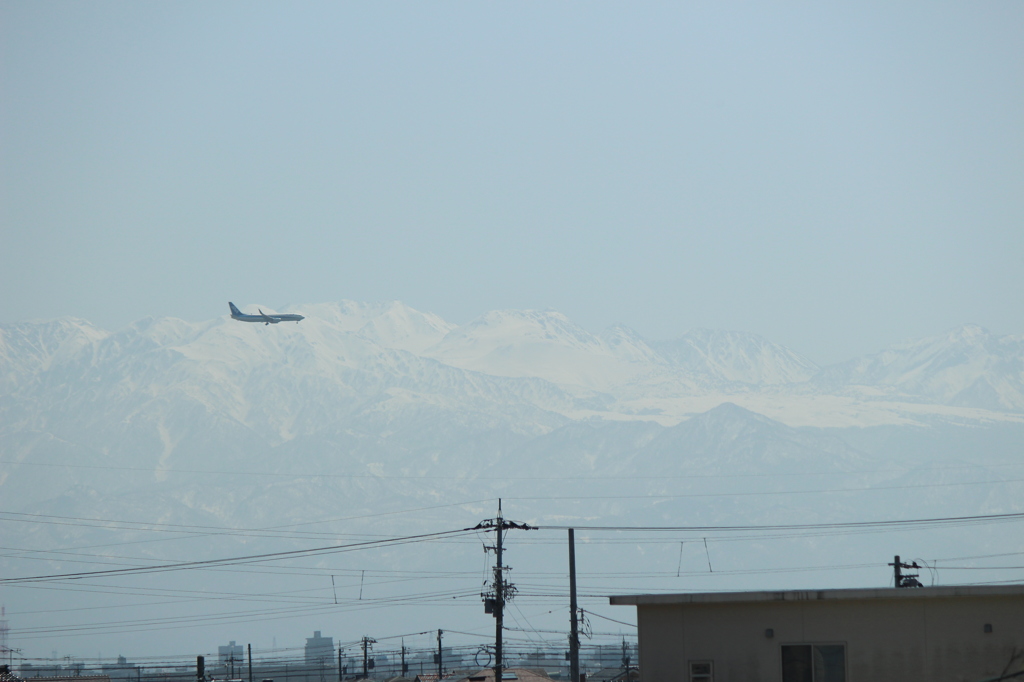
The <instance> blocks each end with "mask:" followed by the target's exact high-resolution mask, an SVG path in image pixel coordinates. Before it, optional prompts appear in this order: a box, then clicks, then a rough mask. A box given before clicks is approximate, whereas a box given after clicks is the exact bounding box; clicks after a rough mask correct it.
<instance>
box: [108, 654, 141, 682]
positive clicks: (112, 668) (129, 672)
mask: <svg viewBox="0 0 1024 682" xmlns="http://www.w3.org/2000/svg"><path fill="white" fill-rule="evenodd" d="M102 668H103V674H104V675H107V676H108V677H110V679H111V680H133V679H135V677H136V676H137V675H138V672H137V669H136V667H135V664H134V663H129V662H128V660H127V659H126V658H125V657H124V656H118V657H117V663H115V664H113V665H111V664H109V663H105V664H104V665H103V666H102Z"/></svg>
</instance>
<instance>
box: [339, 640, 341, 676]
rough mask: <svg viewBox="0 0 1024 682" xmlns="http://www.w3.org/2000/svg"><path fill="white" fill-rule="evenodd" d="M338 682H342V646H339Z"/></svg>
mask: <svg viewBox="0 0 1024 682" xmlns="http://www.w3.org/2000/svg"><path fill="white" fill-rule="evenodd" d="M338 682H341V645H340V644H339V645H338Z"/></svg>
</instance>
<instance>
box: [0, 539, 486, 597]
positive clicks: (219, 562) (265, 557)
mask: <svg viewBox="0 0 1024 682" xmlns="http://www.w3.org/2000/svg"><path fill="white" fill-rule="evenodd" d="M471 531H472V529H470V528H463V529H460V530H448V531H440V532H437V533H423V534H420V535H410V536H406V537H401V538H389V539H385V540H369V541H366V542H356V543H352V544H348V545H331V546H328V547H316V548H313V549H298V550H292V551H287V552H268V553H265V554H251V555H249V556H240V557H228V558H225V559H209V560H206V561H183V562H178V563H173V564H163V565H159V566H138V567H135V568H118V569H110V570H106V571H83V572H78V573H60V574H53V575H38V576H26V577H22V578H0V584H17V583H25V582H42V581H50V580H78V579H81V578H91V577H96V576H104V575H135V574H139V573H162V572H165V571H183V570H195V569H201V568H209V567H214V566H230V565H235V564H246V563H257V562H262V561H277V560H280V559H285V558H292V557H306V556H315V555H318V554H331V553H335V552H346V551H353V550H359V549H369V548H373V547H381V546H387V545H396V544H406V543H410V542H423V541H425V540H430V539H434V538H439V537H446V536H450V535H455V534H463V533H469V532H471Z"/></svg>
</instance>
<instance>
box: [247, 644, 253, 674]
mask: <svg viewBox="0 0 1024 682" xmlns="http://www.w3.org/2000/svg"><path fill="white" fill-rule="evenodd" d="M247 646H248V647H249V682H252V644H249V645H247Z"/></svg>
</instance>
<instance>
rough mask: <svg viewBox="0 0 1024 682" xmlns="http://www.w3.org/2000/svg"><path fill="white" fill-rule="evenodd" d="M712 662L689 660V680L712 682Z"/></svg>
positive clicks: (713, 677)
mask: <svg viewBox="0 0 1024 682" xmlns="http://www.w3.org/2000/svg"><path fill="white" fill-rule="evenodd" d="M714 672H715V671H714V663H712V662H711V661H690V682H714V679H715V676H714Z"/></svg>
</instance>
